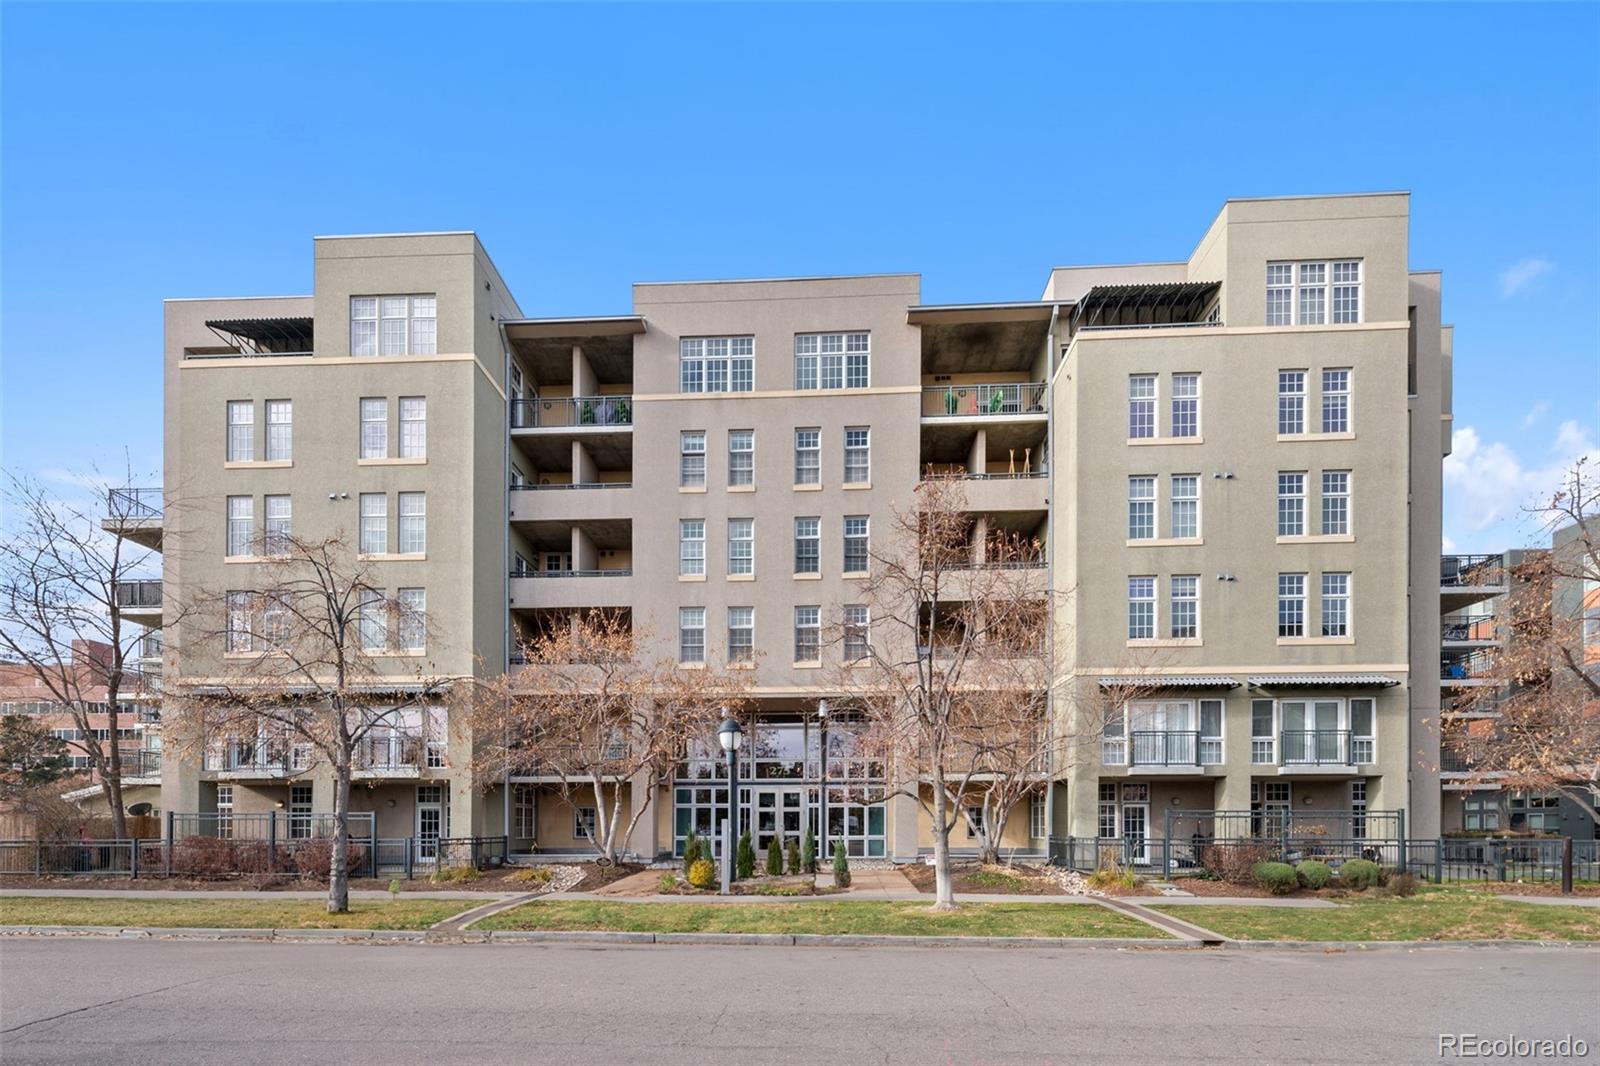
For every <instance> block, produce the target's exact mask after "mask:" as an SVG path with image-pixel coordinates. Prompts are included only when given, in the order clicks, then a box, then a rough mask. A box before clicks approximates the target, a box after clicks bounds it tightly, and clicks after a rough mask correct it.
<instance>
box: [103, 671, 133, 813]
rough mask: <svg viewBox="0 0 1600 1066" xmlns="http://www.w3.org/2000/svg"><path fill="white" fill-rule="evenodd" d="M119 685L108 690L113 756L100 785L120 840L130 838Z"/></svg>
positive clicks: (105, 766)
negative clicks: (124, 791) (124, 794)
mask: <svg viewBox="0 0 1600 1066" xmlns="http://www.w3.org/2000/svg"><path fill="white" fill-rule="evenodd" d="M117 696H118V686H117V685H112V686H110V688H109V689H108V690H107V692H106V697H107V698H106V722H107V724H108V725H109V726H110V733H111V739H110V741H109V742H108V743H110V745H111V758H109V759H107V760H106V761H105V763H104V765H103V766H102V768H101V772H100V787H101V791H102V792H104V793H105V797H106V803H108V804H109V805H110V806H111V832H112V834H113V835H115V836H116V838H117V839H118V840H126V839H128V812H127V808H126V806H125V805H124V804H123V802H122V749H121V748H119V747H118V746H117V734H118V733H119V732H120V730H119V729H118V726H120V725H121V721H122V720H121V718H120V717H118V715H117Z"/></svg>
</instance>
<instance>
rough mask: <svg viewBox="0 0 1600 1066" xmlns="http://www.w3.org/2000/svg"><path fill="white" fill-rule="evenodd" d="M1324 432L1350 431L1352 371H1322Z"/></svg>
mask: <svg viewBox="0 0 1600 1066" xmlns="http://www.w3.org/2000/svg"><path fill="white" fill-rule="evenodd" d="M1322 432H1324V433H1348V432H1350V371H1349V370H1348V369H1343V370H1324V371H1323V372H1322Z"/></svg>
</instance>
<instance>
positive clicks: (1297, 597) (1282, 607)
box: [1278, 571, 1306, 640]
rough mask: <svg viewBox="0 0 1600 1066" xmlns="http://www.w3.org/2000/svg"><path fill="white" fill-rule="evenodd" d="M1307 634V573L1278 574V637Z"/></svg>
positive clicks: (1284, 637)
mask: <svg viewBox="0 0 1600 1066" xmlns="http://www.w3.org/2000/svg"><path fill="white" fill-rule="evenodd" d="M1305 635H1306V574H1305V572H1304V571H1297V572H1292V573H1291V572H1284V573H1280V574H1279V575H1278V639H1280V640H1284V639H1293V638H1296V637H1303V636H1305Z"/></svg>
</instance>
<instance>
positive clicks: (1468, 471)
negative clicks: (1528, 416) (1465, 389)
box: [1444, 421, 1600, 552]
mask: <svg viewBox="0 0 1600 1066" xmlns="http://www.w3.org/2000/svg"><path fill="white" fill-rule="evenodd" d="M1450 443H1451V454H1450V455H1449V456H1448V457H1447V458H1446V459H1445V461H1444V525H1445V530H1446V538H1445V539H1446V542H1447V543H1450V544H1459V545H1461V547H1462V548H1463V549H1464V550H1467V551H1482V552H1488V551H1500V550H1503V549H1505V548H1515V547H1521V546H1523V545H1525V544H1527V543H1529V542H1530V541H1531V540H1533V538H1534V537H1535V535H1536V534H1537V532H1538V528H1539V522H1538V520H1537V519H1536V518H1535V517H1533V516H1531V515H1529V514H1528V511H1527V509H1528V508H1530V507H1537V506H1540V505H1541V504H1543V503H1545V502H1547V501H1548V500H1549V498H1550V496H1551V495H1552V494H1553V493H1554V492H1555V491H1556V489H1557V488H1558V487H1559V485H1560V484H1561V476H1562V474H1563V473H1565V472H1566V471H1567V470H1568V469H1570V468H1571V466H1572V464H1573V463H1574V462H1576V461H1577V460H1578V459H1579V458H1582V457H1588V458H1589V459H1590V460H1591V461H1592V462H1597V463H1600V445H1596V443H1595V439H1594V434H1593V432H1592V431H1591V430H1590V429H1589V428H1588V427H1586V426H1582V425H1579V424H1578V423H1577V422H1571V421H1568V422H1563V423H1561V425H1560V426H1559V427H1558V428H1557V430H1556V435H1555V439H1554V440H1553V441H1552V442H1551V444H1550V447H1549V449H1548V451H1547V452H1546V454H1545V456H1544V457H1543V458H1542V459H1537V460H1534V461H1531V462H1530V461H1526V460H1524V459H1523V458H1522V457H1521V456H1520V455H1518V454H1517V451H1516V449H1514V448H1513V447H1512V446H1511V445H1509V444H1507V443H1506V442H1505V441H1498V440H1497V441H1485V440H1483V439H1482V438H1481V437H1480V436H1479V435H1478V431H1477V430H1476V429H1475V428H1473V427H1472V426H1462V427H1461V428H1460V429H1458V430H1456V431H1455V433H1454V434H1452V436H1451V438H1450ZM1447 550H1448V549H1447Z"/></svg>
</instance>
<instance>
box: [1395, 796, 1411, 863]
mask: <svg viewBox="0 0 1600 1066" xmlns="http://www.w3.org/2000/svg"><path fill="white" fill-rule="evenodd" d="M1395 820H1396V822H1397V823H1398V825H1397V828H1398V829H1399V830H1400V872H1401V873H1410V872H1411V856H1410V854H1409V852H1408V850H1407V848H1406V809H1405V808H1404V807H1401V808H1400V809H1398V810H1397V811H1395Z"/></svg>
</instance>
